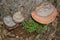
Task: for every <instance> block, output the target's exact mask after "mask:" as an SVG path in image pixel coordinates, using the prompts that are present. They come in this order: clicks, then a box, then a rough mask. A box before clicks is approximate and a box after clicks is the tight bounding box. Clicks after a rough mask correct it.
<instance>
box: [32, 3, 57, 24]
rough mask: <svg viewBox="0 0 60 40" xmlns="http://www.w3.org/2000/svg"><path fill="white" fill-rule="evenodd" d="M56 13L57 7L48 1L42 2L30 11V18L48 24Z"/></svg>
mask: <svg viewBox="0 0 60 40" xmlns="http://www.w3.org/2000/svg"><path fill="white" fill-rule="evenodd" d="M57 14H58V12H57V9H56V8H55V7H54V6H53V5H52V4H51V3H48V2H44V3H42V4H41V5H39V6H37V7H36V9H35V10H33V11H32V12H31V16H32V18H33V19H35V20H36V21H37V22H39V23H42V24H49V23H51V22H53V21H54V20H55V18H56V16H57Z"/></svg>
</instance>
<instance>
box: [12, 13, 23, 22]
mask: <svg viewBox="0 0 60 40" xmlns="http://www.w3.org/2000/svg"><path fill="white" fill-rule="evenodd" d="M13 20H14V21H15V22H17V23H19V22H22V21H23V20H24V17H23V16H22V14H21V12H16V13H14V15H13Z"/></svg>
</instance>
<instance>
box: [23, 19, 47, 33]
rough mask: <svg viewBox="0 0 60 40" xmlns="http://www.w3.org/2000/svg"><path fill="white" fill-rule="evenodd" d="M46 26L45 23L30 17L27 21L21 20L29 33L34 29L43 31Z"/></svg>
mask: <svg viewBox="0 0 60 40" xmlns="http://www.w3.org/2000/svg"><path fill="white" fill-rule="evenodd" d="M46 27H47V26H46V25H43V24H40V23H37V22H36V21H35V20H33V19H32V18H31V19H30V20H29V21H24V22H23V28H24V29H25V30H26V31H28V32H30V33H32V32H34V31H36V32H40V31H43V30H45V29H46Z"/></svg>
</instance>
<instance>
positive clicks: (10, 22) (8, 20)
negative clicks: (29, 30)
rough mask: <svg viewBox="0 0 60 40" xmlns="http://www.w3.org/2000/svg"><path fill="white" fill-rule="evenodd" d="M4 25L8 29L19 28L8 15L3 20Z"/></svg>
mask: <svg viewBox="0 0 60 40" xmlns="http://www.w3.org/2000/svg"><path fill="white" fill-rule="evenodd" d="M3 21H4V24H5V25H6V26H7V27H6V28H9V29H13V28H16V27H17V24H16V23H15V22H14V21H13V19H12V17H11V16H9V15H7V16H5V17H4V18H3Z"/></svg>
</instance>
